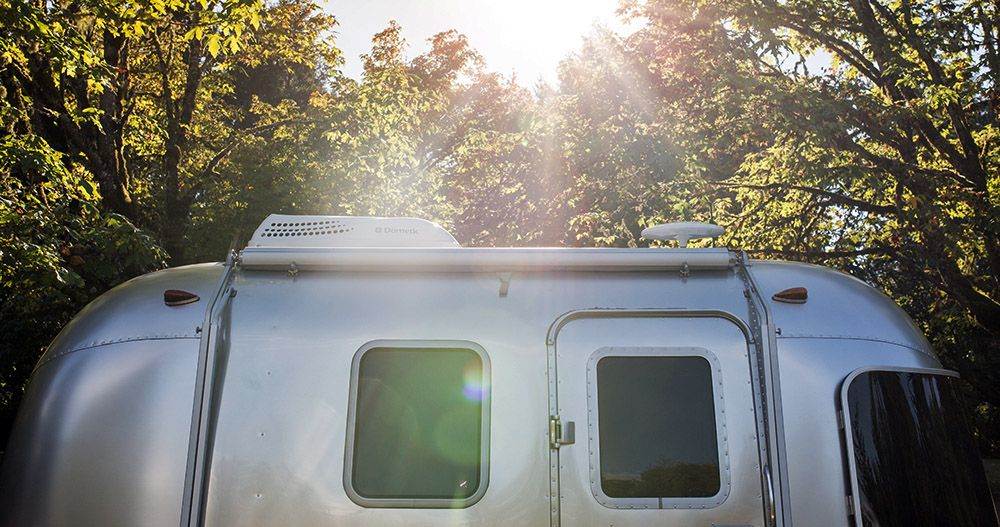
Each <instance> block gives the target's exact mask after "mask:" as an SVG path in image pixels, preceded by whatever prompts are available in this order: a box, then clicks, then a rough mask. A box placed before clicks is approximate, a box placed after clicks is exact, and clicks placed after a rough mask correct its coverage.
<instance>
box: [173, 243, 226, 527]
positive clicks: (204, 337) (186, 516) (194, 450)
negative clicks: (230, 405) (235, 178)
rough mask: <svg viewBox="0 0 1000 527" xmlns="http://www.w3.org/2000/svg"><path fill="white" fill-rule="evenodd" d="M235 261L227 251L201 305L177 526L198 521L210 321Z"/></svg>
mask: <svg viewBox="0 0 1000 527" xmlns="http://www.w3.org/2000/svg"><path fill="white" fill-rule="evenodd" d="M237 265H238V262H237V256H236V254H235V253H230V255H229V257H228V258H227V259H226V266H225V271H224V272H223V273H222V278H221V279H220V280H219V285H218V287H217V288H216V293H215V295H214V296H213V297H212V301H211V302H210V303H209V305H208V306H207V307H206V309H205V318H204V321H203V322H202V331H201V342H200V344H199V350H198V373H197V374H196V376H195V393H194V399H193V402H192V409H191V429H190V435H189V438H188V458H187V464H186V469H185V476H184V494H183V495H182V497H181V521H180V527H191V526H193V525H198V524H200V523H201V513H200V509H201V502H202V494H203V491H204V489H203V483H204V476H203V474H204V466H203V463H204V460H205V456H204V455H203V454H204V452H203V450H204V448H205V432H206V425H207V419H208V417H209V416H208V415H207V414H208V410H209V408H207V406H206V405H207V404H208V403H209V402H210V399H211V392H212V390H211V381H210V379H211V375H212V371H210V369H211V368H212V366H214V361H213V360H212V359H214V355H215V354H214V353H212V345H213V344H214V343H215V342H216V338H215V329H216V328H215V327H213V321H214V319H215V317H216V315H217V313H218V310H217V309H216V306H219V305H224V304H225V302H226V301H228V300H226V301H224V302H223V303H222V304H219V300H220V299H222V298H223V296H224V295H225V294H226V292H227V291H229V290H231V282H232V279H233V277H234V276H235V269H236V266H237Z"/></svg>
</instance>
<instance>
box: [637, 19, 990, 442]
mask: <svg viewBox="0 0 1000 527" xmlns="http://www.w3.org/2000/svg"><path fill="white" fill-rule="evenodd" d="M996 9H997V6H996V4H995V3H994V4H989V3H985V2H964V3H956V2H952V1H950V0H943V1H931V2H923V3H912V2H908V1H903V2H891V3H885V2H883V1H881V0H844V1H839V0H827V1H822V2H818V1H815V0H793V1H791V2H773V1H770V0H764V1H761V0H739V1H736V2H715V1H708V2H700V1H699V2H692V1H687V0H660V1H654V2H648V3H644V4H639V3H637V2H629V3H627V4H626V5H625V6H624V10H625V12H626V13H627V14H628V15H630V16H634V17H641V18H644V19H646V20H648V24H647V25H646V26H645V27H644V28H643V29H641V30H640V31H638V32H637V33H636V34H635V35H633V36H632V37H631V38H630V39H629V46H630V48H631V49H632V50H633V53H635V54H636V55H637V56H640V57H648V59H647V65H648V68H649V69H650V71H653V72H654V73H655V74H656V75H657V77H658V80H657V85H658V90H659V93H660V99H661V100H663V101H665V107H666V108H668V109H669V110H670V112H671V114H672V115H673V118H674V120H675V122H677V123H685V124H684V125H683V126H681V127H679V129H678V131H679V132H681V133H680V134H678V136H679V137H682V139H681V141H682V142H683V147H684V149H685V150H686V151H688V152H697V153H699V155H697V156H695V157H693V158H692V159H691V162H690V163H689V164H688V167H687V169H686V170H687V171H688V172H689V173H690V174H692V175H694V176H697V177H693V178H692V181H694V182H695V185H694V186H693V187H692V190H691V191H690V192H689V193H688V194H687V196H689V197H691V198H700V203H701V207H702V209H701V210H702V213H703V214H706V215H707V214H708V213H709V212H711V213H713V214H716V215H717V216H716V217H717V218H718V219H719V220H720V221H722V222H723V223H726V224H728V227H729V229H730V231H729V232H730V234H729V236H728V239H727V242H728V243H731V244H735V245H738V246H743V247H747V248H749V249H751V252H753V253H755V254H757V255H763V256H769V257H771V256H777V257H784V258H792V259H805V260H812V261H818V262H826V263H830V264H834V265H838V266H841V267H844V268H848V269H851V270H852V271H854V272H855V273H856V274H861V275H862V276H863V277H864V278H866V279H868V280H869V281H870V282H872V283H875V284H878V285H881V286H882V287H884V288H885V289H886V290H887V291H888V292H889V293H890V294H891V295H893V296H894V297H895V298H896V299H897V300H899V301H900V302H901V303H903V304H904V306H906V307H908V308H909V310H910V313H911V315H913V316H914V317H915V318H916V319H917V320H918V321H920V322H921V323H922V324H923V325H924V328H925V329H926V330H930V331H929V332H930V333H931V334H932V335H936V344H938V347H939V349H940V351H941V353H942V358H943V359H944V360H945V362H946V363H948V364H949V365H951V366H953V367H957V368H958V369H959V370H960V371H962V372H963V373H964V374H965V377H966V379H967V380H969V381H970V383H971V385H972V386H973V387H974V389H975V397H976V398H977V399H978V400H980V401H988V402H989V403H990V404H991V405H993V407H994V408H996V407H998V405H1000V389H998V384H997V383H996V382H995V375H994V374H993V373H991V372H990V371H989V368H984V367H983V366H984V365H985V364H995V363H996V362H997V358H996V357H998V356H1000V346H998V345H997V342H998V337H1000V282H998V278H997V277H998V276H1000V223H998V218H1000V216H998V208H997V207H998V198H997V191H998V183H1000V179H998V169H1000V142H998V129H997V125H998V116H1000V113H998V106H997V103H998V101H1000V99H998V91H997V90H998V86H997V81H998V78H1000V77H998V76H1000V60H998V57H1000V55H998V51H997V37H998V36H1000V35H998V30H1000V27H998V24H997V20H998V15H1000V13H997V10H996ZM824 57H827V58H826V59H824ZM730 170H731V171H730ZM946 326H951V327H957V328H961V330H960V331H945V332H941V331H940V330H941V329H942V328H943V327H946ZM959 335H966V336H965V337H959ZM955 346H958V349H956V348H955ZM995 447H996V446H994V448H995Z"/></svg>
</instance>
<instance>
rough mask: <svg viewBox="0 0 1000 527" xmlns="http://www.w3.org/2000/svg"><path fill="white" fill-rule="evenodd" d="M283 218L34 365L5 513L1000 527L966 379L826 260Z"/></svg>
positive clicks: (72, 329) (895, 311)
mask: <svg viewBox="0 0 1000 527" xmlns="http://www.w3.org/2000/svg"><path fill="white" fill-rule="evenodd" d="M715 229H716V228H714V227H712V226H705V225H692V224H682V225H669V226H660V227H655V228H652V229H650V230H649V232H648V233H647V234H646V235H647V236H648V237H652V238H658V239H676V240H678V241H679V242H681V244H680V245H681V246H682V247H681V248H661V249H651V248H644V249H573V248H558V249H549V248H463V247H460V246H459V245H458V243H456V242H455V240H454V238H453V237H452V236H451V235H449V234H448V233H447V232H446V231H445V230H443V229H442V228H440V227H439V226H437V225H435V224H433V223H430V222H427V221H423V220H418V219H406V218H352V217H307V216H280V215H273V216H271V217H269V218H268V219H267V220H266V221H264V223H263V224H262V225H261V226H260V227H259V228H258V230H257V231H256V232H255V233H254V236H253V238H252V239H251V241H250V243H249V244H248V246H247V247H246V248H245V249H244V250H242V251H241V252H239V253H238V254H234V255H233V256H231V257H230V258H229V260H228V261H227V262H226V263H224V264H222V263H220V264H203V265H193V266H187V267H179V268H175V269H169V270H165V271H161V272H156V273H152V274H149V275H146V276H142V277H139V278H136V279H134V280H131V281H129V282H127V283H125V284H123V285H121V286H119V287H117V288H115V289H114V290H112V291H111V292H109V293H107V294H105V295H104V296H102V297H100V298H98V299H97V300H95V301H94V302H93V303H91V304H90V305H89V306H87V308H85V309H84V310H83V311H82V312H81V313H80V314H79V316H77V317H76V319H74V320H73V321H72V322H71V323H70V324H68V325H67V326H66V328H65V329H64V330H63V331H62V333H60V335H59V336H58V338H56V340H55V341H54V342H53V343H52V344H51V346H50V347H49V349H48V350H47V352H46V353H45V355H44V356H43V357H42V359H41V360H40V362H39V364H38V365H37V368H36V370H35V371H34V373H33V378H32V380H31V383H30V386H29V389H28V393H27V394H26V396H25V399H24V402H23V405H22V407H21V411H20V413H19V416H18V420H17V422H16V424H15V428H14V432H13V435H12V437H11V440H10V444H9V448H8V451H7V455H6V459H5V460H4V462H3V467H2V474H0V516H2V520H0V524H2V525H10V526H34V525H37V526H50V525H52V526H55V525H93V526H117V525H122V526H126V525H128V526H131V525H143V526H152V525H163V526H171V527H175V526H178V525H179V526H182V527H188V526H202V525H204V526H221V525H235V526H244V525H253V526H258V525H260V526H263V525H274V526H285V525H310V526H320V525H352V526H386V525H413V526H435V527H437V526H445V525H447V526H459V525H464V526H479V525H485V526H488V525H524V526H553V527H554V526H560V525H561V526H568V527H572V526H584V525H588V526H589V525H606V526H607V525H615V526H652V525H658V526H659V525H670V526H682V527H683V526H691V527H694V526H698V527H710V526H715V527H749V526H755V527H775V526H792V525H794V526H796V527H805V526H821V527H841V526H843V527H848V526H855V525H856V526H859V527H860V526H903V525H906V526H913V525H927V526H930V525H934V526H938V525H963V526H966V525H967V526H972V525H976V526H980V525H996V524H997V517H996V512H995V509H994V506H993V503H992V501H991V499H990V494H989V490H988V488H987V485H986V480H985V477H984V473H983V468H982V464H981V462H980V460H979V458H978V456H977V454H976V451H975V448H974V446H973V444H972V442H971V439H970V433H969V430H968V428H967V425H966V423H965V422H964V421H963V418H962V415H961V412H960V411H959V405H958V402H957V397H958V395H957V393H956V382H955V380H956V374H955V373H953V372H950V371H946V370H943V369H942V367H941V364H940V363H939V361H938V360H937V359H936V358H935V355H934V352H933V350H931V348H930V347H929V345H928V342H927V341H926V340H925V339H924V337H923V336H922V335H921V334H920V332H919V331H918V330H917V328H916V327H915V326H914V325H913V323H912V322H911V321H910V320H909V319H908V318H907V316H906V315H905V314H904V313H903V312H902V311H901V310H900V309H899V308H898V307H897V306H895V305H894V304H893V303H892V302H891V301H890V300H889V299H887V298H886V297H885V296H883V295H882V294H880V293H878V292H877V291H875V290H874V289H872V288H871V287H869V286H868V285H866V284H864V283H863V282H861V281H859V280H857V279H854V278H852V277H850V276H848V275H845V274H843V273H840V272H836V271H832V270H830V269H825V268H822V267H817V266H812V265H804V264H799V263H788V262H769V261H751V260H748V259H747V257H746V256H745V255H744V254H742V253H739V252H733V251H730V250H727V249H723V248H707V249H692V248H685V247H683V246H684V245H685V244H686V241H687V240H688V239H689V238H690V239H693V238H698V237H706V236H713V235H716V234H718V231H716V230H715Z"/></svg>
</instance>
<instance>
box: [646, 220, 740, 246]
mask: <svg viewBox="0 0 1000 527" xmlns="http://www.w3.org/2000/svg"><path fill="white" fill-rule="evenodd" d="M724 232H726V230H725V229H723V228H722V227H719V226H718V225H714V224H712V223H701V222H697V221H682V222H678V223H662V224H660V225H654V226H652V227H648V228H646V229H643V231H642V237H643V238H646V239H647V240H663V241H667V240H677V245H678V246H680V247H687V244H688V240H700V239H702V238H715V237H716V236H722V233H724Z"/></svg>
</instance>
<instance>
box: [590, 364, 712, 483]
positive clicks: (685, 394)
mask: <svg viewBox="0 0 1000 527" xmlns="http://www.w3.org/2000/svg"><path fill="white" fill-rule="evenodd" d="M597 401H598V419H599V421H600V422H599V423H598V432H599V438H600V458H601V488H602V489H603V490H604V494H606V495H607V496H609V497H612V498H640V497H643V498H645V497H649V498H670V497H708V496H714V495H716V494H717V493H718V492H719V486H720V482H719V481H720V475H719V447H718V438H717V436H716V424H715V398H714V396H713V394H712V369H711V365H710V364H709V362H708V361H707V360H705V359H704V358H702V357H604V358H602V359H601V360H600V361H598V363H597Z"/></svg>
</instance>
